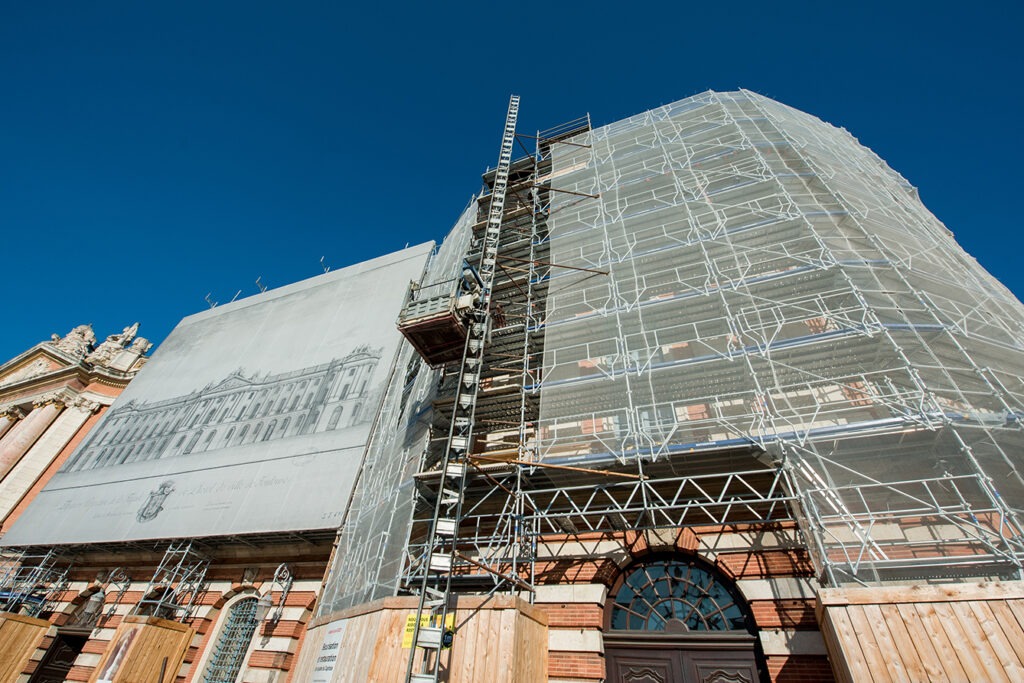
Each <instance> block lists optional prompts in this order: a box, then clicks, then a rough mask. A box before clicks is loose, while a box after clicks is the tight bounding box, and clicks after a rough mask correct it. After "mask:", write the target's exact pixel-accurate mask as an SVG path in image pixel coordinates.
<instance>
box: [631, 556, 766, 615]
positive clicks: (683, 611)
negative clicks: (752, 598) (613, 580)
mask: <svg viewBox="0 0 1024 683" xmlns="http://www.w3.org/2000/svg"><path fill="white" fill-rule="evenodd" d="M669 622H672V625H673V628H672V629H671V630H690V631H730V630H741V629H742V630H745V629H746V619H745V616H744V612H743V609H742V608H741V607H740V606H739V605H738V604H737V603H736V601H735V599H734V598H733V596H732V594H731V593H730V592H729V590H728V589H727V588H726V587H725V586H724V585H723V584H722V583H721V582H720V581H719V580H718V579H717V578H715V576H713V575H712V574H711V573H710V572H708V571H706V570H704V569H701V568H700V567H698V566H696V565H693V564H686V563H684V562H678V561H672V560H664V561H655V562H650V563H647V564H644V565H643V566H640V567H637V568H635V569H633V570H631V571H630V573H629V575H627V576H626V580H625V581H624V582H623V584H622V587H621V588H619V590H618V592H617V593H616V594H615V604H614V605H613V606H612V614H611V627H612V629H614V630H629V631H664V630H666V628H667V627H668V625H669ZM683 627H685V628H683Z"/></svg>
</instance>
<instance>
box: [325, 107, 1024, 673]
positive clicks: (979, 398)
mask: <svg viewBox="0 0 1024 683" xmlns="http://www.w3.org/2000/svg"><path fill="white" fill-rule="evenodd" d="M523 140H532V143H533V150H532V151H529V150H527V149H526V147H525V144H523ZM517 143H518V144H520V146H521V148H523V150H524V151H526V152H527V154H526V156H524V157H522V158H519V159H515V160H513V161H511V162H510V164H509V169H508V185H507V192H506V200H505V202H504V215H503V217H502V221H501V225H500V231H499V233H500V234H499V241H498V246H497V250H496V255H495V268H494V273H493V276H494V280H493V289H492V302H491V307H490V312H489V317H488V320H487V333H486V336H485V337H484V340H485V341H484V349H483V356H482V361H481V364H480V367H479V376H478V379H477V380H476V381H478V382H479V390H478V393H477V396H476V400H475V414H474V420H473V425H472V429H471V433H469V434H468V435H467V434H463V435H461V436H462V437H464V438H465V441H464V442H463V443H462V445H461V446H460V448H464V449H465V453H466V457H465V465H466V467H465V468H464V471H462V472H460V476H464V477H465V479H464V481H462V483H461V487H460V489H459V499H460V501H461V509H460V510H459V511H458V514H457V515H455V516H453V517H443V516H441V517H437V516H436V515H435V512H436V510H437V509H438V501H439V500H440V499H441V498H442V497H444V496H445V495H446V493H445V488H446V486H445V484H446V481H449V480H450V478H449V477H448V476H446V473H447V471H448V468H447V467H446V464H445V458H446V455H447V454H448V453H449V452H450V450H451V448H450V447H451V444H450V442H449V441H450V440H449V438H448V437H449V435H450V433H451V432H452V428H453V420H452V416H453V415H454V414H456V412H457V409H456V406H457V404H458V401H459V398H458V397H459V395H460V392H461V391H462V387H463V386H464V385H463V384H462V380H461V379H460V377H461V372H459V371H458V368H459V367H461V366H459V364H458V361H457V360H456V361H454V362H449V363H448V364H447V365H445V363H446V362H448V360H447V359H445V360H441V361H437V359H431V358H430V357H429V356H430V353H429V352H428V353H426V354H424V358H425V359H426V360H421V359H420V358H419V357H418V356H416V355H415V353H414V352H413V350H412V349H411V348H409V347H407V348H406V349H405V350H404V351H403V354H404V355H402V356H401V360H400V364H399V368H401V369H404V377H403V378H401V380H400V379H398V378H396V379H395V381H393V382H392V388H391V389H390V390H389V395H388V398H387V399H386V402H385V403H386V407H385V411H384V414H383V416H382V418H381V421H380V424H381V425H382V426H384V425H391V427H390V428H389V429H387V430H379V431H378V432H375V436H374V440H373V442H372V443H371V446H370V448H369V450H368V454H369V455H368V459H367V463H368V464H371V465H372V467H371V468H370V469H369V470H368V469H367V467H366V466H365V465H364V469H363V474H362V475H361V477H362V478H361V480H360V483H359V486H358V487H357V491H356V494H355V498H354V503H353V506H352V509H351V510H350V512H349V516H348V518H347V521H346V524H345V526H344V527H343V529H342V532H341V542H340V544H339V552H338V559H337V561H336V564H335V567H334V568H333V569H332V572H331V575H330V577H329V579H328V587H327V590H326V591H325V600H324V601H323V602H322V604H321V614H324V613H326V612H329V611H333V610H337V609H341V608H344V607H349V606H352V605H353V604H358V603H359V602H366V601H368V600H371V599H377V598H380V597H384V596H386V595H391V594H394V593H396V592H397V593H402V592H412V593H414V594H421V595H423V594H426V598H425V602H426V603H427V604H428V605H429V604H432V605H434V606H439V605H441V604H442V603H444V604H446V601H447V598H448V596H449V595H450V593H449V592H448V591H444V590H442V591H440V592H438V593H434V594H432V593H430V592H429V591H424V590H422V584H423V577H424V575H425V572H428V571H429V566H430V556H431V554H432V552H433V551H432V548H433V546H434V541H432V540H431V535H432V534H434V533H435V530H436V528H437V527H438V524H441V523H443V524H444V525H446V527H447V528H448V529H451V530H452V536H451V538H454V539H455V541H453V543H452V549H453V553H454V554H453V555H452V556H453V557H455V558H456V559H455V561H454V562H453V564H452V565H451V571H448V572H447V573H446V576H447V577H448V579H450V581H451V592H456V593H457V592H476V593H493V592H499V591H501V592H510V593H513V594H517V595H520V596H522V597H525V598H527V599H529V598H530V596H531V590H532V587H533V585H534V583H535V582H536V581H537V580H540V577H538V572H541V571H543V569H541V568H542V567H547V566H550V565H549V564H548V563H549V562H550V561H552V560H555V559H557V558H559V557H564V556H565V554H566V553H568V552H569V550H567V549H568V548H570V546H573V547H584V546H585V544H583V543H574V539H576V540H582V539H584V538H589V539H593V538H595V534H597V535H604V536H613V537H622V534H624V533H626V532H635V531H641V530H658V529H679V528H684V527H704V528H707V527H717V528H724V527H733V528H742V527H743V526H750V525H763V524H773V525H790V526H795V527H796V528H797V529H798V530H799V532H800V535H801V537H802V539H803V542H804V543H805V544H806V546H807V548H808V550H809V552H810V555H811V559H812V561H813V562H814V565H815V568H816V572H817V575H818V578H819V579H820V580H821V581H822V582H823V583H825V584H829V585H848V584H882V583H892V582H897V583H899V582H921V581H944V580H961V579H984V578H1019V577H1020V576H1021V568H1022V561H1024V541H1022V539H1024V534H1022V530H1021V527H1020V522H1019V514H1020V511H1021V507H1022V504H1024V478H1022V475H1021V472H1020V470H1021V456H1020V453H1022V452H1024V450H1022V446H1024V436H1022V426H1021V420H1020V416H1021V415H1022V414H1024V344H1022V342H1021V341H1020V340H1021V339H1024V309H1022V307H1021V304H1020V302H1018V301H1017V300H1016V299H1015V298H1014V297H1013V295H1012V294H1010V293H1009V292H1008V291H1007V290H1006V289H1005V288H1004V287H1003V286H1002V285H1000V284H999V283H998V282H996V281H995V280H994V279H993V278H992V277H991V276H989V275H988V274H987V273H985V272H984V271H983V270H982V269H981V268H980V267H979V266H978V265H977V263H975V262H974V261H973V260H972V259H971V258H970V257H969V256H967V255H966V254H965V253H964V252H963V251H962V249H961V248H960V247H959V246H958V245H957V244H956V242H955V240H954V239H953V237H952V235H951V233H950V232H949V231H948V230H947V229H946V228H945V227H944V226H943V225H942V224H941V223H940V222H939V221H938V220H936V219H935V217H934V216H932V215H931V214H930V213H929V212H928V211H927V210H926V209H925V208H924V206H923V205H922V204H921V202H920V200H919V198H918V197H917V194H916V191H915V190H914V189H913V188H912V187H911V186H910V185H909V184H908V183H907V182H906V181H905V180H904V179H903V178H902V177H901V176H899V174H897V173H896V172H894V171H893V170H892V169H890V168H889V167H888V166H886V165H885V163H884V162H882V161H881V160H880V159H878V157H877V156H875V155H874V154H873V153H872V152H870V151H869V150H867V149H866V148H864V147H862V146H861V145H859V144H858V143H857V141H856V140H855V139H854V138H853V137H852V136H851V135H849V133H847V132H846V131H843V130H840V129H836V128H834V127H832V126H829V125H828V124H826V123H823V122H822V121H820V120H818V119H816V118H814V117H812V116H809V115H807V114H803V113H801V112H798V111H795V110H793V109H790V108H788V107H785V106H784V105H781V104H779V103H777V102H774V101H772V100H769V99H767V98H764V97H761V96H759V95H756V94H754V93H750V92H747V91H739V92H732V93H715V92H708V93H704V94H701V95H698V96H695V97H692V98H689V99H686V100H682V101H680V102H676V103H673V104H669V105H666V106H664V107H661V108H658V109H655V110H652V111H649V112H645V113H643V114H640V115H638V116H634V117H632V118H629V119H626V120H624V121H620V122H617V123H614V124H611V125H608V126H604V127H601V128H597V129H592V128H591V126H590V122H589V118H584V119H581V120H578V121H573V122H570V123H568V124H566V125H564V126H561V127H559V128H556V129H552V130H549V131H539V132H538V133H537V135H536V136H524V135H519V136H517ZM496 177H497V172H496V171H489V172H488V173H486V174H485V175H484V184H485V186H484V190H483V192H482V193H481V195H480V196H479V197H478V198H477V199H476V201H475V204H474V205H471V206H470V207H469V209H468V210H467V211H466V212H465V213H464V214H463V216H462V218H461V219H460V221H459V223H458V224H457V225H456V228H455V230H453V232H452V234H451V235H450V236H449V238H448V239H447V240H446V241H445V244H444V245H443V246H442V250H441V252H439V254H438V255H437V256H435V259H434V261H432V263H431V266H430V268H429V269H428V272H427V273H426V274H425V276H424V280H423V283H426V284H425V285H423V287H422V289H421V290H419V291H421V292H424V293H425V292H428V291H429V290H428V288H429V287H430V286H431V285H432V284H437V285H439V286H440V285H441V284H442V283H447V284H443V287H453V286H455V285H453V283H454V282H455V281H457V280H458V279H459V278H460V277H461V273H462V271H463V264H464V263H466V264H468V265H469V266H471V267H472V268H474V269H478V270H479V269H480V267H481V263H482V259H483V258H484V257H485V254H486V250H485V248H484V245H485V243H486V236H487V235H486V231H487V229H488V217H489V215H490V208H491V204H490V202H491V201H492V196H493V188H494V186H495V180H496ZM417 287H419V285H417ZM446 291H447V290H446ZM453 293H455V292H448V293H446V294H445V296H447V297H449V300H452V299H451V298H450V297H451V296H452V295H453ZM416 296H418V294H417V293H416V292H414V294H413V295H412V296H411V297H410V301H412V300H413V299H414V298H415V297H416ZM435 303H436V302H435ZM446 305H447V304H446ZM451 310H454V309H451ZM462 319H463V320H466V319H465V318H462ZM446 334H447V332H446ZM460 339H463V338H461V337H460ZM449 358H450V357H449ZM435 517H437V519H435ZM366 539H371V540H369V541H367V540H366ZM377 539H379V540H377ZM367 548H369V550H367ZM446 580H447V579H446ZM456 637H457V634H456ZM431 675H433V673H432V674H431Z"/></svg>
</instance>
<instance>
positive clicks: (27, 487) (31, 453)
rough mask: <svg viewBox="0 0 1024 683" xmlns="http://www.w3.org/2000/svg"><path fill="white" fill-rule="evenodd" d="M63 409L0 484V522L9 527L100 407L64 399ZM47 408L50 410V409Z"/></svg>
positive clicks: (81, 400)
mask: <svg viewBox="0 0 1024 683" xmlns="http://www.w3.org/2000/svg"><path fill="white" fill-rule="evenodd" d="M64 400H65V401H67V403H66V405H67V408H66V409H65V410H64V411H63V412H60V415H59V416H58V417H57V419H55V420H52V421H51V424H50V426H49V428H48V429H46V431H45V432H44V433H43V434H42V436H40V437H39V438H38V439H37V440H36V442H35V443H34V444H33V445H32V447H31V448H29V449H28V452H27V453H25V455H24V456H23V457H22V458H21V459H20V460H19V461H18V462H17V463H16V464H15V465H14V466H13V467H11V468H10V473H9V474H8V475H7V476H6V478H4V479H3V481H0V519H3V520H4V525H5V526H7V525H9V524H10V522H11V521H13V520H12V518H10V516H11V512H12V511H14V510H15V508H16V507H18V504H19V503H20V502H21V501H22V499H23V498H24V497H25V496H26V495H27V494H28V493H29V492H30V491H31V490H32V487H33V486H34V485H35V484H36V482H38V481H39V479H40V477H42V476H43V474H44V473H45V472H46V470H47V468H48V467H49V466H50V464H51V463H52V462H53V461H54V458H56V457H57V456H58V455H60V453H61V451H63V450H64V447H65V446H67V445H68V443H70V441H71V439H73V438H74V437H75V435H76V434H77V433H78V431H79V430H80V429H81V428H82V426H83V425H84V424H85V423H86V422H87V421H88V420H89V417H90V416H92V414H93V413H94V412H96V411H97V410H98V409H99V407H100V405H99V404H98V403H96V402H94V401H89V400H86V399H83V398H81V397H77V398H71V397H68V398H66V399H64ZM47 407H53V406H52V405H50V406H47Z"/></svg>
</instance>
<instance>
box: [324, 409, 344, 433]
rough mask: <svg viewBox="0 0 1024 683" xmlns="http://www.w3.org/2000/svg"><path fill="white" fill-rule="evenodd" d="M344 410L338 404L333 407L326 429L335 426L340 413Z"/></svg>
mask: <svg viewBox="0 0 1024 683" xmlns="http://www.w3.org/2000/svg"><path fill="white" fill-rule="evenodd" d="M344 410H345V409H344V408H343V407H342V406H338V407H337V408H335V409H334V412H333V413H331V419H330V420H329V421H328V422H327V429H328V430H331V429H335V428H337V426H338V422H339V421H340V420H341V413H342V412H344Z"/></svg>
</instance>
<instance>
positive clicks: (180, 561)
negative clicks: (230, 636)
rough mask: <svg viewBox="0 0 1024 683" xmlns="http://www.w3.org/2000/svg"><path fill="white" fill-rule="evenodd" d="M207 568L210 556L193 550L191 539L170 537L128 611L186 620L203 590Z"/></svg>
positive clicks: (197, 603) (190, 615) (196, 605)
mask: <svg viewBox="0 0 1024 683" xmlns="http://www.w3.org/2000/svg"><path fill="white" fill-rule="evenodd" d="M209 568H210V558H208V557H206V556H205V555H204V554H202V553H200V552H199V551H198V550H196V548H194V547H193V542H192V541H190V540H184V541H172V542H171V543H170V544H169V545H168V546H167V550H166V551H165V552H164V555H163V557H162V558H161V559H160V564H159V565H158V566H157V568H156V571H155V572H153V578H152V579H150V581H149V586H148V587H147V588H146V591H145V593H143V595H142V599H141V600H139V602H138V604H136V605H135V608H134V610H133V612H132V613H133V614H140V615H147V616H154V617H160V618H162V619H171V620H176V621H181V622H185V621H188V620H189V619H191V618H192V616H193V614H194V613H195V610H196V607H198V606H199V602H200V600H201V598H202V595H203V593H204V592H205V591H206V571H207V569H209Z"/></svg>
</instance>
